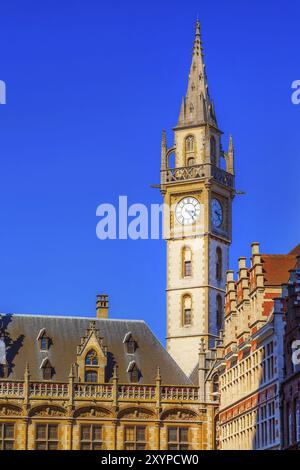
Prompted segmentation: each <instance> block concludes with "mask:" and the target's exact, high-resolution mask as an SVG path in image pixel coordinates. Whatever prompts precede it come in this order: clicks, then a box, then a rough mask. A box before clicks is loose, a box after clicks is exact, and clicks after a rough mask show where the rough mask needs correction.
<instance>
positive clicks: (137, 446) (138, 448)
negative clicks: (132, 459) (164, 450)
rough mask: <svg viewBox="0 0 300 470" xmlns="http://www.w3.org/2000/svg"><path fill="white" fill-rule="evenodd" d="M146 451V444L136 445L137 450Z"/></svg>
mask: <svg viewBox="0 0 300 470" xmlns="http://www.w3.org/2000/svg"><path fill="white" fill-rule="evenodd" d="M145 449H146V444H137V445H136V450H145Z"/></svg>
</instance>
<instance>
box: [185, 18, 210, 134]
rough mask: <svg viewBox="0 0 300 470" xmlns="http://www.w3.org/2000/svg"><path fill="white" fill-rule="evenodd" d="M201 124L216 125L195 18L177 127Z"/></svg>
mask: <svg viewBox="0 0 300 470" xmlns="http://www.w3.org/2000/svg"><path fill="white" fill-rule="evenodd" d="M203 124H211V125H213V126H215V127H217V122H216V117H215V113H214V107H213V103H212V101H211V99H210V97H209V92H208V85H207V77H206V73H205V64H204V55H203V47H202V41H201V28H200V22H199V20H197V21H196V28H195V39H194V44H193V53H192V64H191V68H190V73H189V80H188V88H187V93H186V96H185V98H183V100H182V104H181V110H180V115H179V120H178V124H177V127H187V126H197V125H203Z"/></svg>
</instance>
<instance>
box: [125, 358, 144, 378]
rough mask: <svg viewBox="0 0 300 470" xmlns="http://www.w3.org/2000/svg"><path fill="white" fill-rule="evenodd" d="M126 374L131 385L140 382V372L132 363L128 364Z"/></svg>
mask: <svg viewBox="0 0 300 470" xmlns="http://www.w3.org/2000/svg"><path fill="white" fill-rule="evenodd" d="M127 372H128V374H129V380H130V382H131V383H138V382H139V381H140V377H141V372H140V370H139V368H138V367H137V365H136V363H135V362H134V361H132V362H130V364H129V366H128V369H127Z"/></svg>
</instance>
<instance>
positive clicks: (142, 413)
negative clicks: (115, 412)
mask: <svg viewBox="0 0 300 470" xmlns="http://www.w3.org/2000/svg"><path fill="white" fill-rule="evenodd" d="M120 417H121V418H125V419H151V418H152V417H153V414H152V413H151V411H147V410H138V409H136V410H128V411H127V410H123V411H122V412H121V413H120Z"/></svg>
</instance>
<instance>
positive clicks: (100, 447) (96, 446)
mask: <svg viewBox="0 0 300 470" xmlns="http://www.w3.org/2000/svg"><path fill="white" fill-rule="evenodd" d="M101 449H102V444H101V442H97V443H96V444H94V445H93V450H101Z"/></svg>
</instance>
